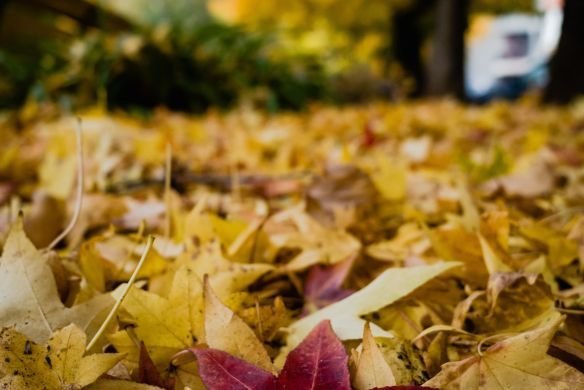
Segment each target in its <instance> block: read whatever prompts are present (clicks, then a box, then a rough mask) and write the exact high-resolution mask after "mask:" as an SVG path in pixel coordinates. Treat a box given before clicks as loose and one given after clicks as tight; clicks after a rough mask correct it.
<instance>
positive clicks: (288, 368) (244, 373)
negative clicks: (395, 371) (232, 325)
mask: <svg viewBox="0 0 584 390" xmlns="http://www.w3.org/2000/svg"><path fill="white" fill-rule="evenodd" d="M191 351H192V352H193V353H194V354H195V355H196V356H197V360H198V364H199V375H200V376H201V379H202V380H203V383H204V384H205V386H206V387H207V388H208V389H209V390H224V389H230V390H231V389H232V390H325V389H335V390H350V389H351V384H350V380H349V369H348V366H347V361H348V357H347V353H346V352H345V348H344V347H343V344H342V343H341V341H340V340H339V339H338V337H337V336H336V335H335V333H334V332H333V330H332V328H331V324H330V321H328V320H325V321H322V322H321V323H320V324H318V325H317V326H316V327H315V328H314V329H313V330H312V332H310V334H309V335H308V336H307V337H306V338H305V339H304V341H302V343H300V344H299V345H298V346H297V347H296V348H295V349H294V350H292V352H290V354H289V355H288V358H287V359H286V363H285V364H284V368H283V369H282V372H281V373H280V375H279V377H278V378H276V377H275V376H273V375H272V374H271V373H269V372H267V371H265V370H263V369H261V368H259V367H256V366H254V365H252V364H249V363H247V362H245V361H243V360H241V359H238V358H236V357H233V356H231V355H230V354H228V353H226V352H223V351H219V350H216V349H212V348H204V349H196V348H195V349H191Z"/></svg>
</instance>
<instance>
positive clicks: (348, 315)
mask: <svg viewBox="0 0 584 390" xmlns="http://www.w3.org/2000/svg"><path fill="white" fill-rule="evenodd" d="M459 264H460V263H455V262H447V263H438V264H433V265H428V266H420V267H412V268H390V269H388V270H386V271H385V272H383V273H382V274H381V275H379V276H378V277H377V278H376V279H375V280H373V281H372V282H371V283H369V284H368V285H367V286H366V287H364V288H362V289H361V290H359V291H357V292H356V293H354V294H352V295H351V296H349V297H347V298H345V299H343V300H342V301H339V302H336V303H333V304H332V305H330V306H327V307H325V308H323V309H321V310H319V311H317V312H315V313H313V314H311V315H309V316H307V317H305V318H302V319H300V320H298V321H296V322H295V323H293V324H292V325H291V326H290V327H289V334H288V337H287V338H286V341H287V347H288V348H293V347H295V346H296V345H298V343H299V342H300V341H301V340H302V339H303V338H304V337H305V336H306V335H307V334H308V333H309V332H310V330H311V329H312V328H313V327H314V326H315V325H316V324H318V323H320V322H321V321H322V320H325V319H329V320H330V321H331V324H332V327H333V329H334V330H335V333H336V334H337V336H338V337H339V338H340V339H341V340H348V339H359V338H360V337H361V334H362V333H361V332H362V329H363V326H364V325H365V321H364V320H363V319H361V318H360V316H362V315H365V314H368V313H371V312H374V311H376V310H379V309H381V308H383V307H384V306H387V305H389V304H391V303H393V302H395V301H396V300H398V299H399V298H401V297H403V296H404V295H407V294H409V293H410V292H412V291H413V290H415V289H416V288H417V287H419V286H421V285H423V284H424V283H426V282H427V281H429V280H431V279H432V278H434V277H436V276H437V275H439V274H441V273H443V272H445V271H447V270H449V269H452V268H454V267H457V266H458V265H459ZM372 328H373V333H374V335H378V336H386V337H388V336H389V337H391V334H390V333H388V332H386V331H384V330H382V329H380V328H379V327H376V326H372Z"/></svg>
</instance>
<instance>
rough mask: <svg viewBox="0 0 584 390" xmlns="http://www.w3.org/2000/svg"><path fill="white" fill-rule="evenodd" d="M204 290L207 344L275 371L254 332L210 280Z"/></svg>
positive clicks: (267, 369) (206, 282)
mask: <svg viewBox="0 0 584 390" xmlns="http://www.w3.org/2000/svg"><path fill="white" fill-rule="evenodd" d="M204 289H205V341H206V343H207V344H208V345H209V346H210V347H211V348H215V349H219V350H221V351H224V352H228V353H230V354H232V355H233V356H235V357H237V358H239V359H243V360H245V361H247V362H249V363H251V364H254V365H256V366H258V367H261V368H263V369H264V370H266V371H270V372H271V371H273V370H274V368H273V365H272V361H271V359H270V357H269V356H268V353H267V351H266V349H265V348H264V346H263V345H262V343H261V342H260V341H259V340H258V338H257V337H256V335H255V333H254V332H253V330H251V328H250V327H249V326H248V325H247V324H246V323H245V322H243V320H242V319H241V318H239V317H238V316H237V315H236V314H235V313H233V312H232V311H231V310H230V309H229V308H228V307H227V306H225V305H224V304H223V303H222V302H221V301H220V300H219V298H218V297H217V295H215V293H214V292H213V290H212V289H211V286H210V284H209V281H208V279H206V281H205V287H204Z"/></svg>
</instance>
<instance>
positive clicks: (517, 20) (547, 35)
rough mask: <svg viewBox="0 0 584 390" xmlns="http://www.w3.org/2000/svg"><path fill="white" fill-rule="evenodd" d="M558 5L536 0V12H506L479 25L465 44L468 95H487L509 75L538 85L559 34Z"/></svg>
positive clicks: (560, 11)
mask: <svg viewBox="0 0 584 390" xmlns="http://www.w3.org/2000/svg"><path fill="white" fill-rule="evenodd" d="M562 4H563V2H562V1H561V0H536V9H537V10H538V11H539V12H540V14H519V13H515V14H507V15H503V16H499V17H496V18H493V19H492V20H491V21H490V22H489V23H488V25H487V26H486V27H483V31H484V32H483V33H482V34H481V35H480V36H479V37H474V39H473V40H472V41H470V42H469V43H468V47H467V58H466V89H467V93H468V95H469V96H470V97H471V98H475V97H481V96H488V95H489V93H492V92H493V90H494V88H496V87H498V86H499V87H500V86H501V83H504V82H506V80H505V79H512V78H515V79H516V80H517V79H521V78H524V79H525V80H528V79H529V83H531V84H533V85H535V86H542V85H543V84H544V83H545V79H546V77H545V74H546V70H547V64H548V63H549V61H550V59H551V57H552V55H553V53H554V52H555V50H556V48H557V46H558V42H559V39H560V35H561V29H562V20H563V8H562ZM483 23H484V21H483ZM525 82H526V83H527V82H528V81H525ZM494 97H496V96H494Z"/></svg>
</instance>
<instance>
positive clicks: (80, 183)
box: [47, 117, 85, 250]
mask: <svg viewBox="0 0 584 390" xmlns="http://www.w3.org/2000/svg"><path fill="white" fill-rule="evenodd" d="M76 130H77V131H76V135H77V202H76V203H75V210H74V211H73V217H72V218H71V221H69V225H67V227H66V228H65V230H63V231H62V232H61V234H59V235H58V236H57V237H56V238H55V239H54V240H53V242H51V243H50V244H49V246H48V247H47V249H48V250H51V249H53V248H54V247H55V246H57V244H58V243H59V242H60V241H61V240H62V239H63V238H65V237H67V234H69V233H70V232H71V230H73V228H74V227H75V224H76V223H77V221H78V220H79V215H80V214H81V203H82V202H83V187H84V177H85V173H84V166H85V164H84V160H83V131H82V129H81V118H79V117H78V118H77V128H76Z"/></svg>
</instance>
